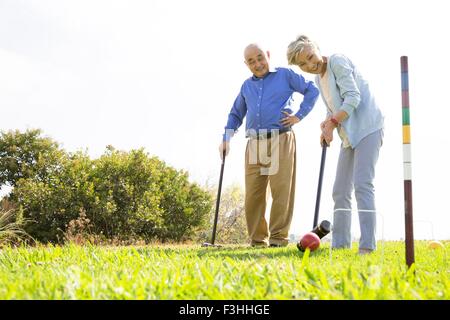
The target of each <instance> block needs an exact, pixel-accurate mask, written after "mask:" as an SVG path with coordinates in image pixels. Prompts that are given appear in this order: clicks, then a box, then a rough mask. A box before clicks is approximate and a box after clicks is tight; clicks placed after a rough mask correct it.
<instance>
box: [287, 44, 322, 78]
mask: <svg viewBox="0 0 450 320" xmlns="http://www.w3.org/2000/svg"><path fill="white" fill-rule="evenodd" d="M295 64H296V65H297V66H298V67H299V68H300V69H301V70H302V71H304V72H308V73H312V74H321V73H323V71H325V68H326V63H325V61H324V59H323V57H322V55H321V54H320V52H319V50H318V49H317V48H316V47H314V46H306V47H305V48H304V49H303V51H302V52H300V53H299V54H297V57H296V60H295Z"/></svg>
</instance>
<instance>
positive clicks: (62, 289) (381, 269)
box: [0, 241, 450, 300]
mask: <svg viewBox="0 0 450 320" xmlns="http://www.w3.org/2000/svg"><path fill="white" fill-rule="evenodd" d="M444 245H445V248H443V249H437V250H430V249H429V248H428V247H427V241H416V243H415V248H416V263H415V264H414V265H413V266H414V268H412V269H409V270H408V269H407V267H406V263H405V247H404V242H384V243H379V244H378V250H377V251H375V252H374V253H372V254H370V255H364V256H359V255H358V254H357V248H356V247H357V246H355V248H354V249H341V250H335V251H334V250H333V251H332V254H331V255H330V251H329V247H328V243H327V244H325V245H324V246H323V247H321V248H320V249H319V250H317V251H314V252H309V251H308V250H307V251H306V252H304V253H302V252H300V251H299V250H297V248H296V247H295V245H293V244H292V245H289V246H287V247H284V248H267V249H259V248H249V247H247V246H240V247H239V246H235V245H234V246H227V247H224V248H220V249H211V248H208V249H205V248H201V247H200V246H186V245H182V246H180V245H178V246H174V245H170V246H167V245H164V246H161V245H160V246H141V247H136V246H128V247H99V246H90V245H85V246H75V245H68V246H62V247H61V246H47V247H42V246H38V247H37V248H26V247H19V248H8V247H6V248H4V249H2V250H0V283H1V284H2V285H1V286H0V299H5V300H13V299H14V300H16V299H19V300H20V299H35V300H38V299H44V300H45V299H100V300H104V299H158V300H165V299H168V300H172V299H185V300H201V299H223V300H247V299H250V300H253V299H258V300H259V299H267V300H282V299H300V300H303V299H311V300H350V299H354V300H449V299H450V277H449V272H450V269H449V266H450V261H449V256H448V250H450V242H448V241H446V242H444Z"/></svg>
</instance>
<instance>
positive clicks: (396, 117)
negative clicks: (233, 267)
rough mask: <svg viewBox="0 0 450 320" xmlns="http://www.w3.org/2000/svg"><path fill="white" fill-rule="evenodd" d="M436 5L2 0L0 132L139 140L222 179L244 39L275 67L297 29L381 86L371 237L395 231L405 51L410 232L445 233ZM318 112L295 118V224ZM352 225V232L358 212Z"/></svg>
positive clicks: (326, 210)
mask: <svg viewBox="0 0 450 320" xmlns="http://www.w3.org/2000/svg"><path fill="white" fill-rule="evenodd" d="M445 3H446V1H439V0H429V1H426V2H424V1H412V0H405V1H400V0H396V1H380V0H378V1H357V0H355V1H352V0H341V1H332V0H323V1H320V2H317V1H303V0H293V1H285V0H277V1H265V0H258V1H253V0H246V1H234V0H230V1H220V2H219V1H213V0H210V1H207V0H204V1H202V0H194V1H192V0H190V1H183V0H158V1H154V0H151V1H125V0H123V1H110V0H104V1H100V0H89V1H80V0H78V1H75V0H73V1H69V0H65V1H63V0H59V1H57V0H54V1H45V0H41V1H17V0H10V1H8V0H0V106H1V110H2V112H1V116H0V130H9V129H20V130H25V129H27V128H41V129H42V130H43V131H44V134H46V135H48V136H50V137H52V138H53V139H54V140H56V141H58V142H60V143H61V144H62V146H63V147H64V148H65V149H66V150H68V151H76V150H79V149H82V150H87V151H88V152H89V154H90V155H91V156H92V157H94V158H95V157H98V156H100V155H101V154H102V153H103V152H104V150H105V146H106V145H108V144H111V145H113V146H115V147H116V148H119V149H123V150H130V149H133V148H140V147H144V148H145V149H146V151H147V152H149V153H150V154H151V155H156V156H158V157H160V158H161V159H162V160H164V161H166V162H167V163H168V164H169V165H171V166H174V167H175V168H177V169H184V170H187V171H189V173H190V178H191V180H192V181H196V182H198V183H200V184H204V183H206V181H207V180H209V182H210V183H211V182H215V183H217V182H218V176H219V169H220V159H219V153H218V145H219V143H220V140H221V134H222V132H223V127H224V126H225V123H226V120H227V115H228V112H229V110H230V108H231V106H232V103H233V101H234V99H235V97H236V95H237V93H238V90H239V88H240V86H241V84H242V82H243V81H244V80H245V79H246V78H247V77H249V76H250V73H249V71H248V69H247V67H246V66H245V65H244V63H243V57H242V51H243V48H244V47H245V45H246V44H248V43H250V42H254V41H262V42H264V43H265V44H266V45H267V47H268V48H269V50H270V51H271V57H272V59H271V65H272V66H273V67H276V66H287V64H286V58H285V56H286V55H285V52H286V47H287V45H288V44H289V42H290V41H292V40H293V39H294V38H295V36H296V35H297V34H300V33H304V34H307V35H309V36H310V37H312V38H313V39H314V40H316V41H317V42H318V43H319V45H320V47H321V49H322V53H323V54H325V55H328V54H331V53H337V52H339V53H344V54H346V55H347V56H349V57H350V58H351V59H352V60H353V61H354V62H355V63H356V64H357V66H358V67H359V69H360V70H361V72H362V73H363V75H364V76H365V77H366V78H367V79H368V81H369V83H370V85H371V87H372V88H373V89H374V91H375V93H376V95H377V99H378V101H379V104H380V106H381V108H382V110H383V112H384V114H385V124H386V129H385V140H384V145H383V147H382V149H381V154H380V159H379V163H378V166H377V177H376V181H375V187H376V196H377V207H378V210H379V213H380V215H382V217H383V219H379V220H380V224H379V229H378V230H379V233H378V238H380V239H383V238H384V239H401V238H404V201H403V154H402V119H401V95H400V92H401V87H400V56H401V55H407V56H408V57H409V69H410V70H409V77H410V78H409V82H410V105H411V111H410V113H411V134H412V174H413V180H412V181H413V182H412V183H413V214H414V220H415V229H414V232H415V237H416V238H423V239H431V238H437V239H450V209H449V207H448V205H447V200H446V199H447V197H448V196H449V195H448V189H447V184H448V182H449V181H450V173H449V170H448V167H447V164H448V163H449V162H450V156H449V152H448V147H449V146H450V138H449V136H448V130H444V129H445V128H447V127H448V126H449V123H450V122H449V121H450V111H449V109H450V108H449V107H450V105H449V102H448V97H447V95H446V94H445V92H446V91H448V89H447V85H448V80H447V77H446V76H447V75H448V74H449V72H450V67H449V65H448V63H447V57H448V56H450V50H449V48H450V47H449V44H448V30H450V23H449V22H448V15H447V12H448V11H447V10H446V7H444V5H445ZM293 69H294V70H296V71H297V72H300V70H299V69H297V68H296V67H293ZM305 76H306V77H307V78H309V79H312V77H311V76H309V75H305ZM300 98H301V97H300ZM299 102H300V100H299ZM324 115H325V107H324V105H323V104H322V101H321V99H319V102H318V103H317V105H316V107H315V108H314V109H313V111H311V113H310V114H309V115H308V117H307V118H306V119H305V120H304V121H302V122H301V123H299V124H297V125H296V127H295V132H296V137H297V147H298V167H297V172H298V176H297V190H296V204H295V213H294V220H293V223H292V227H291V233H295V234H301V233H304V232H306V231H309V229H310V228H311V225H312V220H313V214H314V206H315V199H316V191H317V181H318V175H319V165H320V153H321V148H320V146H319V143H318V141H319V133H320V131H319V123H320V122H321V120H322V119H323V117H324ZM243 131H244V127H242V128H241V130H240V132H239V133H238V134H237V136H235V138H234V139H233V140H232V146H231V147H232V149H231V153H230V155H229V157H228V158H227V163H226V168H225V176H224V187H226V186H228V185H230V184H232V183H239V184H241V185H243V181H244V171H243V159H244V149H245V142H246V139H245V138H244V134H243ZM335 138H337V136H336V137H335ZM338 152H339V142H338V140H336V141H335V143H334V145H332V147H331V148H330V149H329V150H328V154H327V161H326V166H325V176H324V185H323V189H322V202H321V210H320V220H322V219H325V218H327V219H331V212H332V207H333V203H332V199H331V188H332V184H333V181H334V174H335V168H336V160H337V156H338ZM381 220H383V221H384V227H383V228H382V226H381ZM353 225H354V228H353V229H354V231H353V234H354V236H355V237H356V236H358V235H359V231H358V220H357V216H356V215H355V219H354V224H353Z"/></svg>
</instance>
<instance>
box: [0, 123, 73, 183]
mask: <svg viewBox="0 0 450 320" xmlns="http://www.w3.org/2000/svg"><path fill="white" fill-rule="evenodd" d="M41 134H42V132H41V130H39V129H31V130H27V131H26V132H24V133H21V132H20V131H19V130H15V131H8V132H3V131H2V132H1V135H0V186H3V185H7V186H10V187H13V188H14V187H15V186H16V185H17V183H18V181H19V180H20V179H27V178H32V179H33V180H35V181H40V182H44V181H45V180H46V179H47V178H48V176H50V175H52V174H54V173H55V172H58V171H60V169H61V159H62V158H63V157H64V156H65V152H64V151H63V150H61V149H59V146H58V143H56V142H55V141H53V140H52V139H51V138H48V137H43V136H42V135H41Z"/></svg>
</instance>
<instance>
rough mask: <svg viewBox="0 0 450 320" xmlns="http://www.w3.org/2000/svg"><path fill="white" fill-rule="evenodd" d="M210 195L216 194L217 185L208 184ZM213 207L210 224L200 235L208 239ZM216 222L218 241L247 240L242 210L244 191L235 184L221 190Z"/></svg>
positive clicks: (234, 242) (242, 241) (244, 241)
mask: <svg viewBox="0 0 450 320" xmlns="http://www.w3.org/2000/svg"><path fill="white" fill-rule="evenodd" d="M207 189H208V190H209V193H210V194H211V196H214V198H215V197H216V196H217V194H216V193H217V187H215V186H214V187H213V186H208V187H207ZM214 215H215V207H214V210H212V211H211V212H210V217H211V221H210V225H209V226H208V227H207V228H206V229H204V230H203V231H202V232H201V234H200V237H201V238H203V239H206V240H207V241H209V240H210V239H211V232H212V231H211V230H212V225H213V223H214V221H213V219H214ZM217 220H218V222H217V230H216V239H217V242H220V243H232V244H243V243H247V242H248V233H247V223H246V220H245V210H244V191H243V189H242V187H240V186H239V185H237V184H233V185H230V186H228V187H226V188H225V189H224V190H222V194H221V196H220V206H219V216H218V219H217Z"/></svg>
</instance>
